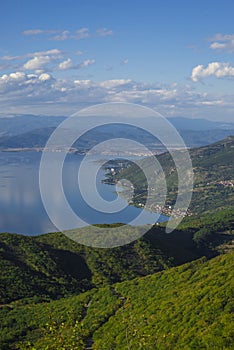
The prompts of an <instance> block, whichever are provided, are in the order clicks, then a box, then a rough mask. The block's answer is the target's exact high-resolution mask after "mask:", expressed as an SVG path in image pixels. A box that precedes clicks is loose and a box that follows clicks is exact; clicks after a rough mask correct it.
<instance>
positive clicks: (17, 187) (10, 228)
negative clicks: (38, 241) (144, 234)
mask: <svg viewBox="0 0 234 350" xmlns="http://www.w3.org/2000/svg"><path fill="white" fill-rule="evenodd" d="M40 159H41V153H39V152H0V232H11V233H14V232H16V233H22V234H26V235H35V234H42V233H47V232H52V231H58V229H57V228H56V227H55V226H54V225H53V223H52V222H51V221H50V219H49V218H48V215H47V213H46V211H45V209H44V207H43V204H42V200H41V196H40V190H39V165H40ZM82 159H83V156H81V155H74V154H70V155H68V156H67V157H66V161H65V165H64V173H63V183H64V192H65V195H66V197H67V200H68V202H69V204H70V205H71V207H72V209H73V210H74V212H76V213H77V214H78V215H79V216H80V217H81V218H82V219H83V220H85V221H86V222H87V223H88V224H95V223H96V224H97V223H114V222H122V223H128V222H129V221H131V220H133V219H134V218H135V217H137V215H139V213H140V211H141V210H142V209H139V208H135V207H133V206H127V207H126V208H125V209H124V210H122V211H120V212H118V213H114V214H106V213H101V212H98V211H96V210H94V209H92V208H91V207H89V206H88V205H87V204H86V203H85V201H84V200H83V198H82V196H81V194H80V191H79V188H78V185H77V174H78V169H79V164H80V162H81V160H82ZM101 159H103V157H102V158H101ZM97 160H98V156H97V157H95V158H94V159H93V161H90V162H89V168H90V172H92V170H93V168H94V161H97ZM55 161H56V155H55ZM103 178H104V172H103V171H100V172H99V173H98V176H97V190H98V191H99V193H100V195H101V196H102V197H103V198H104V199H105V200H109V201H112V200H114V199H115V198H116V193H115V190H116V187H115V186H114V185H107V184H103V183H102V182H101V180H102V179H103ZM82 186H87V192H88V190H89V183H86V184H82ZM84 190H86V188H84ZM121 200H122V201H123V202H125V200H124V199H121ZM125 203H126V202H125ZM56 205H59V198H57V199H56V194H55V210H56ZM97 206H98V203H97ZM154 218H155V216H154V214H152V213H150V212H145V215H144V217H143V220H141V222H140V224H142V225H143V224H150V223H154ZM165 220H167V217H165V216H163V215H162V216H161V217H160V219H159V220H158V221H165ZM67 228H73V227H67Z"/></svg>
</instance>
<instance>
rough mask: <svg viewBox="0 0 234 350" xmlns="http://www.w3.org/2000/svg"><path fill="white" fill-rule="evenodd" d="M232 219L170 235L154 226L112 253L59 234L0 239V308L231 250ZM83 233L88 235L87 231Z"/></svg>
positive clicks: (208, 218)
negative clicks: (137, 238) (11, 303)
mask: <svg viewBox="0 0 234 350" xmlns="http://www.w3.org/2000/svg"><path fill="white" fill-rule="evenodd" d="M233 217H234V210H233V209H227V210H225V211H221V212H220V213H219V214H215V215H204V216H202V217H199V218H195V217H190V218H187V219H186V220H185V221H184V222H183V223H182V224H181V226H180V228H178V229H177V230H176V231H174V232H173V233H171V234H166V233H165V227H164V226H163V225H162V226H157V225H156V226H154V227H152V228H151V230H150V231H149V232H148V233H147V234H146V235H145V236H144V237H142V238H141V239H139V240H136V241H134V242H132V243H131V244H128V245H125V246H122V247H116V248H113V249H101V248H99V249H98V248H96V249H94V248H90V247H87V246H83V245H81V244H78V243H76V242H74V241H72V240H70V239H69V238H67V237H66V236H65V235H64V234H62V233H51V234H45V235H41V236H37V237H26V236H21V235H16V234H7V233H3V234H0V271H1V272H0V303H1V304H5V303H9V302H12V301H17V300H22V299H23V300H26V299H28V300H29V302H30V301H34V302H36V301H42V300H50V299H58V298H61V297H64V296H68V295H74V294H77V293H80V292H83V291H86V290H90V289H92V288H93V287H100V286H104V285H109V284H113V283H116V282H121V281H125V280H130V279H133V278H135V277H137V276H146V275H149V274H153V273H155V272H158V271H161V270H164V269H168V268H169V267H172V266H177V265H180V264H183V263H185V262H189V261H192V260H194V259H198V258H200V257H202V256H207V257H208V258H210V257H212V256H214V255H216V254H218V252H219V250H220V249H222V250H223V249H224V250H228V247H229V246H230V247H232V242H233V235H232V232H233V228H234V224H233ZM122 228H123V232H124V230H126V227H125V226H122ZM83 230H85V232H86V233H87V234H88V233H89V231H90V230H92V227H90V228H83V229H80V231H83ZM128 230H129V232H134V230H137V228H135V227H128ZM220 246H221V248H220Z"/></svg>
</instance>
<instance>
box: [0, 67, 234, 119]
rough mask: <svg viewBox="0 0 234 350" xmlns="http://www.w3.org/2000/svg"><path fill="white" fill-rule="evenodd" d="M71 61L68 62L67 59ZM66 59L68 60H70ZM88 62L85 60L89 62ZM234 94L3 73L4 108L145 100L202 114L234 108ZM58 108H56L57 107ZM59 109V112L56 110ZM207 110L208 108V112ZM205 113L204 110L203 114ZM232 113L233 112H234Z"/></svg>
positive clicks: (45, 109) (51, 109) (38, 109)
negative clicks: (226, 94)
mask: <svg viewBox="0 0 234 350" xmlns="http://www.w3.org/2000/svg"><path fill="white" fill-rule="evenodd" d="M68 63H69V62H68ZM68 63H67V64H68ZM87 65H88V63H86V66H87ZM233 101H234V98H233V96H231V95H230V96H229V97H228V96H224V97H222V96H210V95H208V94H207V93H199V92H197V91H196V90H195V89H194V88H193V87H191V85H189V84H187V85H183V86H181V85H177V84H171V85H163V86H161V85H157V84H150V83H141V82H136V81H133V80H131V79H112V80H105V81H100V82H97V81H92V80H78V79H76V80H72V79H64V78H63V79H61V78H55V77H53V76H52V75H51V74H49V73H48V72H42V73H39V72H38V73H35V72H33V73H30V74H29V73H27V72H25V71H16V72H12V73H10V74H3V75H2V76H0V103H1V108H2V111H4V112H6V111H7V112H8V113H9V111H11V112H12V110H13V109H14V110H16V111H17V113H19V111H20V113H21V112H22V113H25V112H26V111H28V112H29V113H32V112H34V113H40V114H41V113H48V114H51V113H53V114H55V113H56V112H57V113H58V114H65V115H68V114H70V113H72V112H74V110H77V108H80V107H84V106H88V105H90V104H96V103H105V102H132V103H139V104H143V105H144V104H145V105H147V106H149V107H152V108H155V109H156V110H157V111H159V112H161V113H165V114H166V115H175V114H177V115H179V114H181V113H182V114H183V115H185V114H187V115H189V116H192V115H193V116H194V113H197V114H195V116H197V117H199V116H200V114H199V113H200V111H201V110H202V113H205V112H204V111H210V112H209V113H212V112H213V111H214V112H215V113H217V110H218V109H219V108H220V113H221V112H222V114H223V113H224V110H225V108H227V109H228V110H229V111H231V110H233V109H234V102H233ZM56 108H57V109H56ZM55 110H56V112H55ZM207 113H208V112H207ZM202 115H203V117H204V116H205V114H202ZM232 117H233V116H232Z"/></svg>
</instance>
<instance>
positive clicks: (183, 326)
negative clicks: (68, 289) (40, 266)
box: [0, 253, 234, 350]
mask: <svg viewBox="0 0 234 350" xmlns="http://www.w3.org/2000/svg"><path fill="white" fill-rule="evenodd" d="M233 263H234V254H233V253H229V254H225V255H221V256H218V257H216V258H213V259H211V260H209V261H206V260H205V259H200V260H197V261H194V262H192V263H188V264H185V265H182V266H180V267H176V268H171V269H169V270H167V271H164V272H159V273H156V274H154V275H151V276H147V277H143V278H137V279H134V280H132V281H126V282H123V283H118V284H115V285H113V286H112V287H110V286H106V287H104V288H100V289H98V290H97V289H93V290H91V291H88V292H86V293H82V294H80V295H78V296H74V297H70V298H65V299H61V300H58V301H52V302H49V303H42V304H30V305H25V306H24V305H19V306H17V305H11V306H5V307H2V308H1V310H0V319H1V326H0V327H1V343H0V347H1V349H2V350H5V349H35V350H37V349H38V350H45V349H50V350H59V349H61V350H62V349H66V350H79V349H80V350H81V349H88V348H89V349H96V350H98V349H99V350H101V349H103V350H106V349H118V350H121V349H147V350H155V349H159V350H164V349H165V350H166V349H199V350H200V349H207V350H210V349H233V345H234V331H233V330H234V318H233V307H234V270H233Z"/></svg>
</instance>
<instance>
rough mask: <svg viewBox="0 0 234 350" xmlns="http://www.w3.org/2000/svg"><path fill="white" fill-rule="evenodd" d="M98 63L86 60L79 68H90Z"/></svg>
mask: <svg viewBox="0 0 234 350" xmlns="http://www.w3.org/2000/svg"><path fill="white" fill-rule="evenodd" d="M95 62H96V61H95V60H93V59H92V60H84V61H83V62H82V63H81V64H79V65H78V66H77V67H78V68H84V67H88V66H91V65H92V64H94V63H95Z"/></svg>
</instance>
